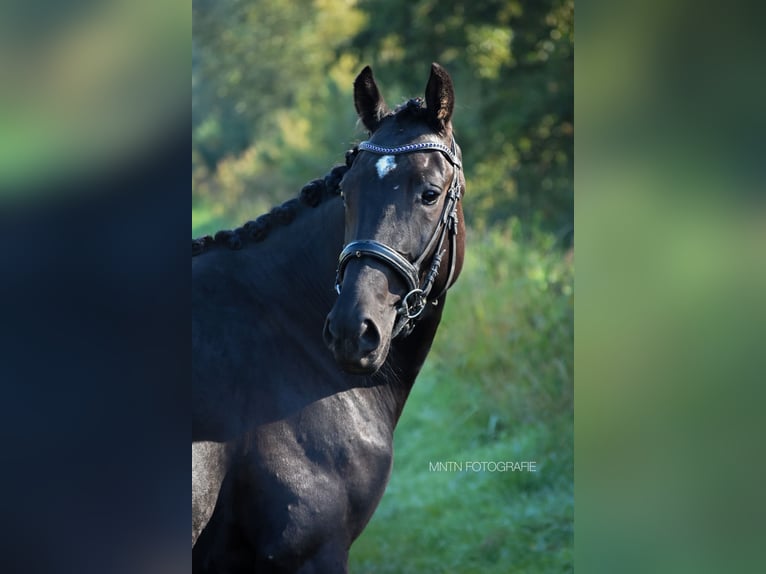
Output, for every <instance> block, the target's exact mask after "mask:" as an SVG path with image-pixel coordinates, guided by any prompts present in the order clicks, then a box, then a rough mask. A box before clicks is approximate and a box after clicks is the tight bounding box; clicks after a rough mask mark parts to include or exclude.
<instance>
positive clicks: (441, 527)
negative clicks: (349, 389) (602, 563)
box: [351, 224, 574, 573]
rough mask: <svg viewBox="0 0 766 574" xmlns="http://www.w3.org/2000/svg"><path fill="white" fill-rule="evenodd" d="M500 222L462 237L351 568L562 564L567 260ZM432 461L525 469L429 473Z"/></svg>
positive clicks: (488, 568) (569, 490) (569, 325)
mask: <svg viewBox="0 0 766 574" xmlns="http://www.w3.org/2000/svg"><path fill="white" fill-rule="evenodd" d="M513 231H518V224H514V225H512V226H511V227H510V228H509V229H506V230H500V231H498V230H495V231H491V232H489V233H487V234H483V235H482V236H471V237H469V240H470V244H469V249H468V253H469V256H468V259H467V261H466V267H465V269H464V271H463V275H462V276H461V277H460V279H459V281H458V283H457V285H456V286H455V287H454V288H453V290H451V291H450V295H449V302H448V303H447V308H446V310H445V316H444V321H443V323H442V326H441V327H440V331H439V333H438V335H437V340H436V342H435V343H434V348H433V350H432V352H431V355H430V356H429V359H428V362H427V364H426V367H425V368H424V371H423V373H422V374H421V376H420V377H419V379H418V381H417V383H416V384H415V386H414V388H413V391H412V394H411V396H410V398H409V400H408V403H407V406H406V408H405V411H404V414H403V416H402V419H401V421H400V424H399V426H398V428H397V431H396V436H395V464H394V472H393V476H392V479H391V482H390V484H389V487H388V489H387V491H386V494H385V496H384V497H383V500H382V502H381V505H380V507H379V508H378V511H377V513H376V514H375V516H374V517H373V519H372V521H371V523H370V525H369V526H368V528H367V530H366V531H365V532H364V533H363V535H362V536H361V537H360V538H359V540H358V541H357V542H356V544H355V545H354V546H353V547H352V553H351V554H352V557H351V564H352V567H351V571H352V572H356V573H360V572H361V573H364V572H369V573H388V572H390V573H395V572H396V573H408V572H412V573H416V572H417V573H420V572H428V573H438V572H445V573H446V572H461V573H471V572H476V573H495V572H496V573H501V572H502V573H508V572H524V573H529V572H532V573H535V572H540V573H542V572H568V571H571V570H572V560H573V558H572V556H573V554H572V552H573V549H572V544H573V505H574V499H573V479H572V477H573V454H572V447H573V431H572V424H573V414H572V402H573V398H572V396H573V394H572V369H573V367H572V349H573V335H572V334H573V262H572V259H571V256H570V255H568V254H566V253H562V252H561V251H560V250H559V249H558V248H557V247H556V246H555V244H554V240H553V238H552V237H550V236H547V235H542V234H532V239H531V240H527V241H524V242H518V243H517V242H516V241H515V240H514V237H515V236H517V235H520V234H518V233H513ZM439 461H441V462H446V461H455V462H463V463H465V462H466V461H496V462H498V461H503V462H505V461H535V462H536V464H537V472H535V473H532V472H469V471H467V467H465V466H464V469H466V470H464V471H463V472H460V471H456V472H435V471H432V470H431V469H430V466H429V463H432V462H439Z"/></svg>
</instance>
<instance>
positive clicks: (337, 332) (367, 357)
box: [323, 307, 385, 375]
mask: <svg viewBox="0 0 766 574" xmlns="http://www.w3.org/2000/svg"><path fill="white" fill-rule="evenodd" d="M339 315H340V313H338V312H337V307H336V308H333V310H332V311H331V312H330V314H329V315H328V316H327V320H326V321H325V325H324V333H323V336H324V341H325V344H326V345H327V347H328V348H329V349H330V351H332V353H333V355H334V356H335V360H336V361H337V362H338V364H339V365H340V366H341V368H343V370H344V371H347V372H349V373H353V374H357V375H369V374H372V373H374V372H375V371H377V370H378V369H379V368H380V365H381V364H382V362H383V361H382V360H380V359H381V357H380V348H381V337H380V330H379V329H378V327H377V326H376V325H375V322H374V321H373V320H372V319H370V318H357V319H350V320H349V319H348V318H346V319H347V320H345V321H344V320H342V319H341V318H340V317H339ZM383 358H384V359H385V357H383Z"/></svg>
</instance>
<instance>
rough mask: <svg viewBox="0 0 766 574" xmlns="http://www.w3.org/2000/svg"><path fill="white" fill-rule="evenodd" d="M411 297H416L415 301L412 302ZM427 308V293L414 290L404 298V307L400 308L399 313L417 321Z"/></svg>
mask: <svg viewBox="0 0 766 574" xmlns="http://www.w3.org/2000/svg"><path fill="white" fill-rule="evenodd" d="M410 297H415V300H414V301H410ZM425 308H426V298H425V292H424V291H423V290H422V289H420V288H418V289H413V290H412V291H410V292H409V293H407V294H406V295H405V296H404V297H402V306H401V307H400V308H399V313H401V314H402V315H404V316H405V317H407V318H408V319H415V318H416V317H417V316H418V315H420V314H421V313H422V312H423V309H425Z"/></svg>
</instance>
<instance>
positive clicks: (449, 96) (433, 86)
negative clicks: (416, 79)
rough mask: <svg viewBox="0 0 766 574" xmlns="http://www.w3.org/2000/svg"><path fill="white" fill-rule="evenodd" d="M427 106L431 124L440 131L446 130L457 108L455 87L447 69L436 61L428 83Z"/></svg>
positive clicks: (432, 65) (432, 66)
mask: <svg viewBox="0 0 766 574" xmlns="http://www.w3.org/2000/svg"><path fill="white" fill-rule="evenodd" d="M426 106H427V108H428V117H429V120H430V121H431V124H432V125H433V126H434V128H435V129H437V130H438V131H442V130H444V128H445V126H446V125H447V124H448V123H449V121H450V119H451V118H452V110H453V109H454V108H455V89H454V88H453V87H452V78H450V76H449V74H448V73H447V70H445V69H444V68H442V67H441V66H440V65H439V64H437V63H436V62H434V63H433V64H431V76H430V77H429V78H428V84H427V85H426Z"/></svg>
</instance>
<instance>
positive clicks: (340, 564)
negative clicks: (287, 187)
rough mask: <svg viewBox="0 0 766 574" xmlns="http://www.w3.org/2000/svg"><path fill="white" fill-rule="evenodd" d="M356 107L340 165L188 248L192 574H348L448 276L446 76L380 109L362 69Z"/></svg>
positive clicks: (453, 268)
mask: <svg viewBox="0 0 766 574" xmlns="http://www.w3.org/2000/svg"><path fill="white" fill-rule="evenodd" d="M354 103H355V105H356V110H357V112H358V114H359V117H360V119H361V121H362V123H363V124H364V126H365V127H366V128H367V130H369V133H370V138H369V140H368V141H365V142H362V143H360V144H359V145H358V146H357V147H356V148H355V149H354V150H352V151H350V152H348V154H347V161H346V165H345V166H338V167H336V168H335V169H333V170H332V172H330V174H329V175H328V176H327V177H326V178H325V179H324V180H317V181H314V182H312V183H311V184H309V185H307V186H306V187H305V188H304V189H303V191H302V193H301V197H300V198H299V199H294V200H291V201H289V202H287V203H286V204H284V205H283V206H280V207H278V208H275V209H274V210H273V211H272V212H271V213H270V214H268V215H266V216H262V217H261V218H259V219H258V220H256V221H254V222H250V223H248V224H246V225H245V226H243V227H242V228H240V229H237V230H235V231H230V232H219V233H218V234H217V235H216V237H215V238H210V237H208V238H204V239H202V240H196V241H194V242H192V247H193V253H196V254H198V255H197V256H196V257H193V258H192V279H193V315H192V347H193V382H192V393H193V394H192V397H193V398H192V400H193V423H192V545H193V551H192V559H193V569H194V572H195V573H196V574H202V573H218V574H223V573H226V574H236V573H239V572H248V573H252V572H301V573H309V572H313V573H318V572H327V573H333V574H336V573H339V572H346V571H347V562H348V551H349V548H350V546H351V543H352V542H353V541H354V540H355V539H356V538H357V537H358V536H359V534H360V533H361V532H362V530H363V529H364V527H365V525H366V524H367V522H368V521H369V520H370V517H371V516H372V514H373V512H374V510H375V508H376V506H377V505H378V502H379V501H380V498H381V496H382V495H383V491H384V489H385V486H386V484H387V482H388V478H389V474H390V471H391V463H392V457H393V453H392V438H393V432H394V427H395V425H396V423H397V420H398V419H399V416H400V414H401V412H402V409H403V407H404V403H405V401H406V399H407V396H408V394H409V392H410V389H411V388H412V385H413V383H414V381H415V377H416V376H417V374H418V372H419V371H420V368H421V366H422V365H423V362H424V361H425V358H426V355H427V354H428V351H429V349H430V347H431V343H432V341H433V338H434V335H435V334H436V329H437V327H438V325H439V321H440V319H441V315H442V310H443V309H444V302H445V299H446V293H447V289H448V288H449V287H450V285H451V284H452V283H453V282H454V281H455V279H456V278H457V276H458V275H459V273H460V269H461V267H462V262H463V250H464V242H463V238H464V224H463V215H462V210H461V207H460V202H459V199H460V197H461V195H462V193H463V190H464V189H465V180H464V178H463V172H462V170H461V163H460V162H461V153H460V149H459V148H458V146H457V144H456V143H455V140H454V138H453V134H452V125H451V123H450V119H451V116H452V111H453V107H454V93H453V87H452V80H451V79H450V77H449V75H448V74H447V72H446V71H445V70H444V69H443V68H441V67H440V66H439V65H438V64H433V65H432V67H431V75H430V78H429V80H428V84H427V87H426V93H425V102H424V101H423V100H422V99H420V98H417V99H413V100H410V101H409V102H407V103H406V104H403V105H401V106H399V107H398V108H397V109H396V110H394V111H393V112H389V111H388V110H387V108H386V105H385V103H384V101H383V98H382V97H381V95H380V93H379V91H378V88H377V86H376V84H375V80H374V79H373V75H372V71H371V70H370V68H369V67H367V68H365V69H364V70H362V72H361V73H360V74H359V76H358V77H357V78H356V80H355V82H354ZM341 178H342V181H341ZM344 245H345V247H344ZM200 253H201V254H200Z"/></svg>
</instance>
